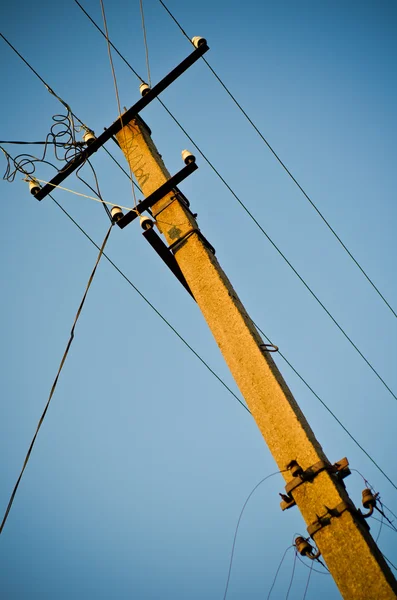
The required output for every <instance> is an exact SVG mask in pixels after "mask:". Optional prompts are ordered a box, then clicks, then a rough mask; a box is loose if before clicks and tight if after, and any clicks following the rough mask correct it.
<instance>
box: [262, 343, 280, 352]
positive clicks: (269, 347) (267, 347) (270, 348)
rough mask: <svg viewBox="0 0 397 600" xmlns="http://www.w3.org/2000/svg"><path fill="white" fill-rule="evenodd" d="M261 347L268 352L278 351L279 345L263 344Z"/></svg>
mask: <svg viewBox="0 0 397 600" xmlns="http://www.w3.org/2000/svg"><path fill="white" fill-rule="evenodd" d="M259 347H260V348H262V349H263V350H264V351H266V352H278V346H275V345H274V344H261V345H260V346H259Z"/></svg>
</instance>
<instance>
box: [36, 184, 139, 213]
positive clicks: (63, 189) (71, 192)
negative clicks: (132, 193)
mask: <svg viewBox="0 0 397 600" xmlns="http://www.w3.org/2000/svg"><path fill="white" fill-rule="evenodd" d="M35 179H36V181H38V182H39V183H44V184H46V185H52V186H53V187H54V189H57V190H62V191H63V192H69V193H70V194H74V195H75V196H79V197H81V198H87V199H88V200H94V202H100V203H104V204H107V205H108V206H117V207H118V208H124V209H125V210H131V207H130V206H121V205H120V204H115V203H114V202H109V201H108V200H103V199H102V200H101V199H100V198H94V196H87V194H82V193H80V192H76V191H75V190H70V189H69V188H66V187H63V186H62V185H55V184H53V183H51V181H46V180H45V179H38V178H37V177H36V178H35Z"/></svg>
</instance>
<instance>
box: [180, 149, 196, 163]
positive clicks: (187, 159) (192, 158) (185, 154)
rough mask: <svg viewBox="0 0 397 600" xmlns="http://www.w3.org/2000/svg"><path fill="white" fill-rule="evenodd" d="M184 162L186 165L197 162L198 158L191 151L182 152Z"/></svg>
mask: <svg viewBox="0 0 397 600" xmlns="http://www.w3.org/2000/svg"><path fill="white" fill-rule="evenodd" d="M182 160H183V162H184V163H185V165H190V163H194V162H196V157H195V156H193V154H192V153H191V152H189V150H182Z"/></svg>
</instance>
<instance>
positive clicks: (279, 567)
mask: <svg viewBox="0 0 397 600" xmlns="http://www.w3.org/2000/svg"><path fill="white" fill-rule="evenodd" d="M293 547H294V546H293V545H292V546H288V548H287V549H286V550H285V552H284V554H283V555H282V557H281V560H280V563H279V565H278V567H277V571H276V574H275V576H274V579H273V583H272V585H271V588H270V590H269V593H268V595H267V599H266V600H270V596H271V593H272V591H273V588H274V586H275V585H276V581H277V577H278V574H279V572H280V569H281V567H282V565H283V562H284V559H285V557H286V556H287V554H288V551H289V550H291V548H293Z"/></svg>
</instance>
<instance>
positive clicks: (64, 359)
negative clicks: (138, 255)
mask: <svg viewBox="0 0 397 600" xmlns="http://www.w3.org/2000/svg"><path fill="white" fill-rule="evenodd" d="M112 227H113V225H111V226H110V227H109V230H108V232H107V234H106V236H105V239H104V240H103V242H102V246H101V247H100V248H99V254H98V256H97V259H96V262H95V266H94V268H93V270H92V273H91V275H90V278H89V279H88V283H87V286H86V289H85V292H84V295H83V298H82V300H81V302H80V306H79V308H78V310H77V313H76V316H75V319H74V322H73V326H72V329H71V332H70V336H69V340H68V343H67V345H66V349H65V352H64V354H63V356H62V359H61V362H60V365H59V368H58V372H57V374H56V376H55V379H54V382H53V384H52V387H51V390H50V394H49V396H48V400H47V403H46V405H45V407H44V410H43V413H42V415H41V417H40V420H39V422H38V425H37V428H36V431H35V434H34V436H33V439H32V441H31V443H30V446H29V449H28V451H27V454H26V457H25V460H24V463H23V465H22V469H21V472H20V474H19V477H18V479H17V481H16V483H15V486H14V489H13V491H12V493H11V496H10V500H9V502H8V505H7V508H6V511H5V513H4V517H3V520H2V522H1V525H0V534H1V533H2V531H3V529H4V525H5V524H6V521H7V518H8V515H9V513H10V510H11V507H12V504H13V502H14V499H15V496H16V493H17V491H18V487H19V484H20V483H21V479H22V476H23V474H24V471H25V469H26V466H27V464H28V462H29V459H30V456H31V454H32V451H33V448H34V445H35V443H36V439H37V436H38V434H39V431H40V429H41V426H42V424H43V421H44V419H45V416H46V414H47V411H48V408H49V406H50V403H51V400H52V397H53V395H54V392H55V389H56V387H57V384H58V380H59V376H60V374H61V371H62V369H63V367H64V364H65V361H66V359H67V356H68V354H69V350H70V347H71V345H72V342H73V339H74V331H75V328H76V325H77V321H78V320H79V318H80V315H81V311H82V310H83V306H84V303H85V300H86V298H87V294H88V291H89V289H90V287H91V284H92V281H93V279H94V276H95V273H96V270H97V267H98V264H99V261H100V260H101V257H102V255H103V251H104V249H105V246H106V244H107V241H108V239H109V236H110V232H111V231H112Z"/></svg>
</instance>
